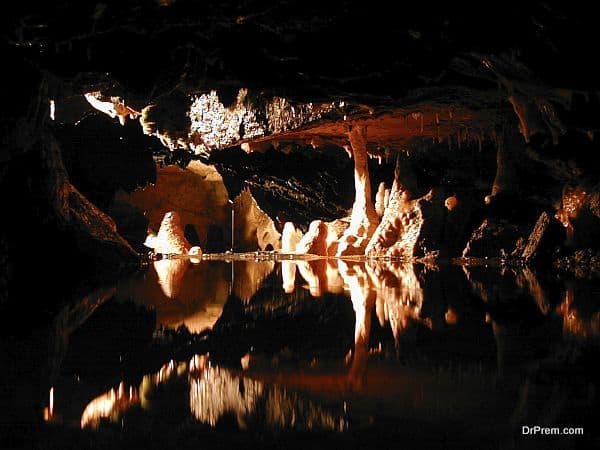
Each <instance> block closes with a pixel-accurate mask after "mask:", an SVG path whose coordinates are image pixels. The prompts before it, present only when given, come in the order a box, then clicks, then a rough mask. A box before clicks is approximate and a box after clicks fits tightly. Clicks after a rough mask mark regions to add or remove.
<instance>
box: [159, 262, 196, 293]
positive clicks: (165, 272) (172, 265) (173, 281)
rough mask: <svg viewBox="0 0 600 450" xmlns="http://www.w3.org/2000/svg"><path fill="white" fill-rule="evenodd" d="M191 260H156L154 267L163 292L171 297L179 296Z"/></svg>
mask: <svg viewBox="0 0 600 450" xmlns="http://www.w3.org/2000/svg"><path fill="white" fill-rule="evenodd" d="M188 267H189V261H187V260H184V259H174V260H171V259H163V260H160V261H155V262H154V269H155V270H156V274H157V275H158V284H159V285H160V288H161V289H162V291H163V293H164V294H165V295H166V296H167V297H168V298H170V299H174V298H177V297H178V296H179V292H180V290H181V284H182V282H183V277H184V276H185V272H186V271H187V269H188Z"/></svg>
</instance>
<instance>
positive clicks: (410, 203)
mask: <svg viewBox="0 0 600 450" xmlns="http://www.w3.org/2000/svg"><path fill="white" fill-rule="evenodd" d="M400 178H401V176H400V160H398V161H397V162H396V171H395V177H394V184H393V185H392V190H391V193H390V196H389V201H388V205H387V208H386V209H385V212H384V215H383V218H382V220H381V223H380V224H379V226H378V227H377V229H376V231H375V233H374V234H373V237H372V239H371V241H370V242H369V244H368V246H367V248H366V251H365V254H366V255H367V256H371V257H382V256H389V257H394V258H412V257H413V256H415V247H416V245H417V241H418V239H419V235H420V233H421V228H422V226H423V223H424V218H423V209H422V204H423V203H426V202H430V201H431V199H432V195H433V194H432V192H430V193H428V194H427V195H425V196H423V197H421V198H418V199H411V193H410V192H409V191H408V190H407V189H406V187H405V185H404V184H403V183H402V180H401V179H400Z"/></svg>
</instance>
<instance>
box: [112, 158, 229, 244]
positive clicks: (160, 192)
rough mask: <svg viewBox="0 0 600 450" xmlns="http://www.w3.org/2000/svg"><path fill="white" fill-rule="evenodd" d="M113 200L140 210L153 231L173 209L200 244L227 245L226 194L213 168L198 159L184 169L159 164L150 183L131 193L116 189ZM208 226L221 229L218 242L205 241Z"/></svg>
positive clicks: (227, 207)
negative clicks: (154, 177)
mask: <svg viewBox="0 0 600 450" xmlns="http://www.w3.org/2000/svg"><path fill="white" fill-rule="evenodd" d="M117 201H118V202H123V203H126V204H128V205H131V206H133V207H134V208H135V209H136V210H138V211H140V214H141V213H143V214H144V215H145V217H146V218H147V219H148V227H149V228H150V229H151V230H153V231H154V232H156V231H158V228H159V226H160V223H161V221H162V219H163V216H164V214H165V213H166V212H167V211H177V213H178V214H179V216H180V217H181V223H182V226H184V227H185V226H186V225H188V226H193V227H194V229H195V231H196V233H197V235H198V238H199V240H200V245H202V247H203V248H205V249H206V248H210V246H209V247H206V245H205V243H208V244H210V245H212V246H217V247H219V246H221V248H220V249H219V250H223V249H224V248H225V246H227V247H229V245H228V243H229V240H230V237H229V236H230V232H229V230H230V229H231V209H230V206H229V203H228V201H229V194H228V193H227V189H226V188H225V185H224V184H223V178H222V177H221V175H219V173H218V172H217V170H216V169H215V168H214V167H212V166H208V165H205V164H202V163H201V162H200V161H192V162H190V163H189V164H188V166H187V167H186V168H185V169H181V168H179V167H177V166H167V167H159V168H157V171H156V183H154V185H151V186H146V187H144V188H142V189H138V190H135V191H133V192H131V193H126V192H123V191H119V192H117V194H116V196H115V202H117ZM211 228H213V229H217V230H220V231H221V235H222V237H221V239H220V242H208V240H209V230H210V229H211ZM194 244H197V243H194ZM226 244H227V245H226Z"/></svg>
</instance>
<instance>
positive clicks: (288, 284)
mask: <svg viewBox="0 0 600 450" xmlns="http://www.w3.org/2000/svg"><path fill="white" fill-rule="evenodd" d="M301 239H302V232H301V231H300V230H297V229H296V227H295V226H294V224H293V223H292V222H286V223H285V225H284V226H283V231H282V233H281V252H282V253H286V254H289V253H294V252H295V251H296V247H297V245H298V242H300V240H301ZM281 278H282V282H283V290H284V291H285V293H286V294H291V293H292V292H294V286H295V283H296V263H295V262H293V261H282V262H281Z"/></svg>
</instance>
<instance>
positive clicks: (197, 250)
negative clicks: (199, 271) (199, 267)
mask: <svg viewBox="0 0 600 450" xmlns="http://www.w3.org/2000/svg"><path fill="white" fill-rule="evenodd" d="M188 254H189V255H194V256H202V249H201V248H200V247H198V246H194V247H192V248H190V250H189V252H188ZM201 261H202V258H190V262H191V263H192V264H198V263H200V262H201Z"/></svg>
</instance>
